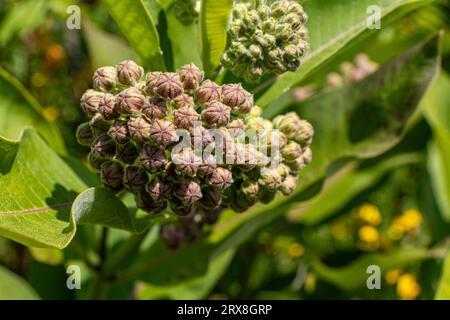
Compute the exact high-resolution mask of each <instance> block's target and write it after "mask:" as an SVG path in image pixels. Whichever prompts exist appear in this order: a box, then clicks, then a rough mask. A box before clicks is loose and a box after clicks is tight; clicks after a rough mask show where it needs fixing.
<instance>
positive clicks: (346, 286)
mask: <svg viewBox="0 0 450 320" xmlns="http://www.w3.org/2000/svg"><path fill="white" fill-rule="evenodd" d="M429 258H431V255H430V254H429V253H428V251H426V250H425V249H420V248H408V249H406V248H399V249H395V250H392V251H390V252H387V253H372V254H365V255H363V256H361V257H360V258H357V259H356V260H355V261H353V262H351V263H349V264H348V265H346V266H343V267H338V268H330V267H328V266H326V265H325V264H323V263H322V262H321V261H320V260H313V261H311V264H310V265H311V267H312V269H313V270H314V272H315V273H316V274H317V276H318V277H319V278H321V279H322V280H324V281H327V282H329V283H331V284H333V285H335V286H337V287H339V288H341V289H342V290H345V291H355V290H358V289H360V288H366V283H367V278H368V277H369V276H370V274H368V273H367V267H368V266H371V265H376V266H378V267H380V269H381V272H382V273H384V272H386V271H388V270H392V269H402V268H404V267H406V266H408V265H410V264H413V263H416V262H419V261H423V260H426V259H429Z"/></svg>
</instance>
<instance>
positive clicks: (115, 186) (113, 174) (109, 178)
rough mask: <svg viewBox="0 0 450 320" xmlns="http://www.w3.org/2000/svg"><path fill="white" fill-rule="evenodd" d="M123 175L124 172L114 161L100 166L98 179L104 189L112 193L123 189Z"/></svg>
mask: <svg viewBox="0 0 450 320" xmlns="http://www.w3.org/2000/svg"><path fill="white" fill-rule="evenodd" d="M123 174H124V170H123V167H122V165H121V164H120V163H118V162H116V161H107V162H105V163H103V164H102V167H101V171H100V178H101V180H102V183H103V185H105V187H107V188H108V189H111V190H113V191H119V190H121V189H122V188H123V185H122V178H123Z"/></svg>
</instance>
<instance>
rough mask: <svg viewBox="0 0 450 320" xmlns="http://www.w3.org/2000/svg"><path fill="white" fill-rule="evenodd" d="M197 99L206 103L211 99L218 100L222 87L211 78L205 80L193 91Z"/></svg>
mask: <svg viewBox="0 0 450 320" xmlns="http://www.w3.org/2000/svg"><path fill="white" fill-rule="evenodd" d="M195 95H196V97H197V100H198V101H200V103H203V104H206V103H208V102H212V101H220V99H221V95H222V88H221V87H220V86H219V85H218V84H216V83H215V82H213V81H211V80H205V81H203V83H202V84H201V85H200V86H199V87H198V88H197V90H196V91H195Z"/></svg>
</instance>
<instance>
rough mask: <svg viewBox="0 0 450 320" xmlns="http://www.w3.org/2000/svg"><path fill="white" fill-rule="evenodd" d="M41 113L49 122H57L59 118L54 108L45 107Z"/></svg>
mask: <svg viewBox="0 0 450 320" xmlns="http://www.w3.org/2000/svg"><path fill="white" fill-rule="evenodd" d="M42 113H43V115H44V117H45V118H47V119H48V120H49V121H51V122H54V121H56V120H58V118H59V111H58V109H57V108H56V107H53V106H48V107H45V108H44V109H43V110H42Z"/></svg>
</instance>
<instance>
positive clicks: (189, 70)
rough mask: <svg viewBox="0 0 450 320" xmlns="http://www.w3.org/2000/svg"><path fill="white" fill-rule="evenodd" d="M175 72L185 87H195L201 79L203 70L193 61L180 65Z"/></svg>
mask: <svg viewBox="0 0 450 320" xmlns="http://www.w3.org/2000/svg"><path fill="white" fill-rule="evenodd" d="M177 72H178V75H179V76H180V80H181V82H182V83H183V86H184V88H185V89H197V87H198V86H199V84H200V82H202V80H203V72H202V71H201V70H200V69H199V68H197V66H196V65H195V64H193V63H191V64H187V65H185V66H182V67H181V68H180V69H178V71H177Z"/></svg>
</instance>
